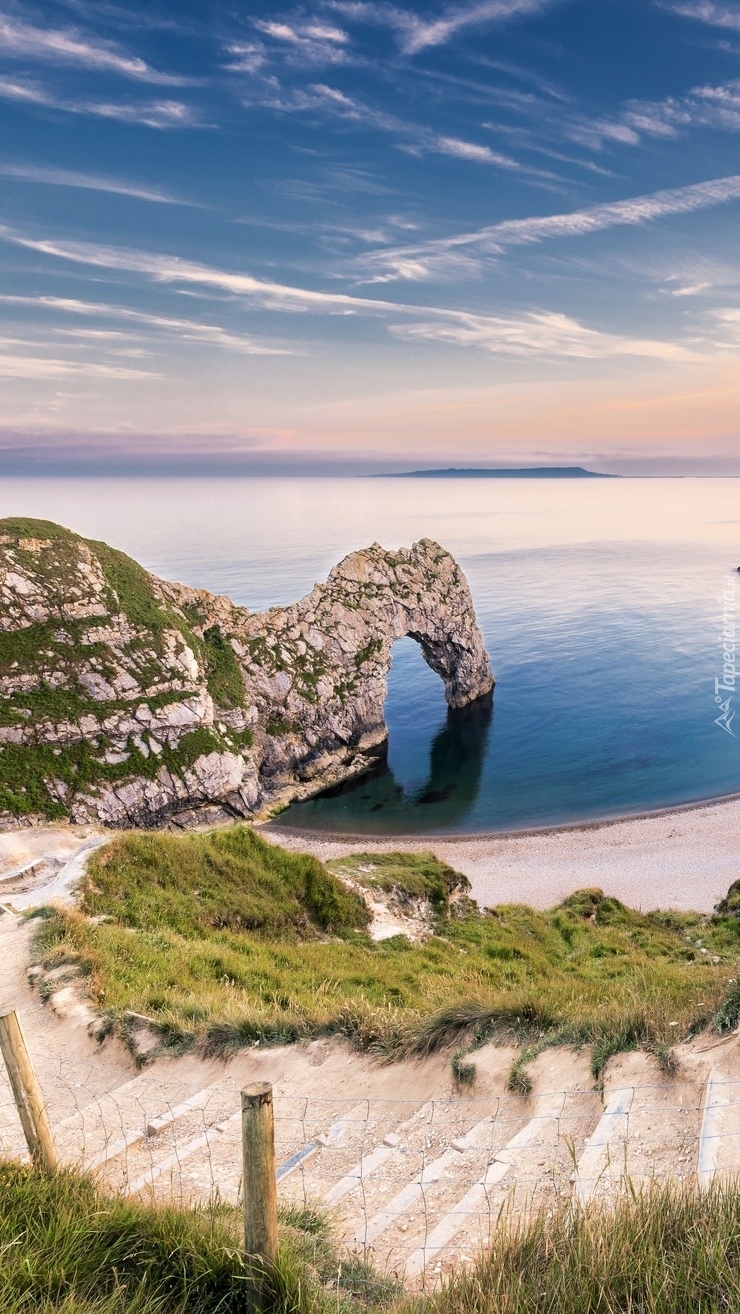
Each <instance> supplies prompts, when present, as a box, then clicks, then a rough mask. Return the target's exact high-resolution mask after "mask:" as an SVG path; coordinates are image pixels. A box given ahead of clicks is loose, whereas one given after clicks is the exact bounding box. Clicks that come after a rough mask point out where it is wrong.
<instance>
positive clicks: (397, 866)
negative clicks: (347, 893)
mask: <svg viewBox="0 0 740 1314" xmlns="http://www.w3.org/2000/svg"><path fill="white" fill-rule="evenodd" d="M327 865H328V867H329V869H330V870H331V871H335V872H336V873H337V875H339V876H342V875H347V876H349V877H351V878H352V879H353V880H355V881H357V882H358V884H360V885H364V886H365V887H366V888H368V889H376V890H383V891H384V892H385V893H386V894H393V895H395V896H396V897H400V898H401V900H404V899H407V900H408V899H426V900H428V902H429V903H430V904H431V905H432V908H433V909H434V911H435V912H437V913H442V914H444V915H448V914H449V912H450V901H451V899H453V898H454V897H455V896H460V895H467V894H468V892H469V890H470V881H469V880H468V878H467V876H463V874H462V872H459V871H455V870H454V868H453V867H450V866H448V864H447V863H446V862H442V861H441V860H440V859H439V858H436V857H435V856H434V854H433V853H351V854H349V855H348V856H347V857H344V858H335V859H334V860H333V861H332V862H330V863H328V864H327ZM465 907H466V909H467V910H469V907H468V903H467V902H466V905H465Z"/></svg>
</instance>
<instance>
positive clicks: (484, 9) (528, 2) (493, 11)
mask: <svg viewBox="0 0 740 1314" xmlns="http://www.w3.org/2000/svg"><path fill="white" fill-rule="evenodd" d="M548 3H550V0H479V3H477V4H472V5H454V6H452V7H450V8H448V9H445V10H444V12H443V13H442V14H441V15H440V17H439V18H435V19H429V18H424V17H421V16H420V15H419V14H416V13H414V12H412V11H411V10H408V9H401V8H399V7H398V6H397V5H393V4H383V3H373V2H372V0H368V2H366V3H363V0H359V2H355V0H334V3H332V4H331V5H330V7H331V8H332V9H334V10H335V11H336V12H338V13H341V14H345V15H346V16H347V17H348V18H354V19H358V20H360V21H362V22H365V23H378V24H382V25H383V26H386V27H390V28H392V29H393V30H394V31H395V33H396V36H397V39H398V43H399V45H400V47H401V49H402V51H403V52H404V54H407V55H416V54H418V53H419V52H420V51H422V50H427V49H429V48H430V47H432V46H443V45H447V44H448V43H449V42H450V41H451V40H452V39H453V38H454V37H455V36H457V34H458V33H459V32H462V31H464V29H465V28H469V27H479V26H481V25H483V24H489V23H502V22H506V21H508V20H511V19H513V18H521V17H526V16H528V15H530V14H536V13H540V12H541V11H542V10H543V9H545V8H546V7H547V5H548Z"/></svg>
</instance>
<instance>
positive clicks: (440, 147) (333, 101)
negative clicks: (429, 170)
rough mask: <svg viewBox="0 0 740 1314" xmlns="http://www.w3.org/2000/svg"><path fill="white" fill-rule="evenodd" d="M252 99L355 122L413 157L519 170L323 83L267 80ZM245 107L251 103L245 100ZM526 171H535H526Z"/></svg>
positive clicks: (480, 148)
mask: <svg viewBox="0 0 740 1314" xmlns="http://www.w3.org/2000/svg"><path fill="white" fill-rule="evenodd" d="M255 98H256V99H257V100H258V101H259V102H260V103H261V104H264V105H267V106H269V108H271V109H275V110H278V111H282V112H285V113H290V114H295V113H307V112H312V111H314V112H320V113H323V114H325V115H328V116H330V117H332V118H336V119H340V120H341V121H343V122H344V123H356V124H358V125H359V126H361V127H364V128H374V129H375V130H376V131H377V132H385V133H388V134H390V135H392V136H394V137H396V138H397V139H398V140H397V145H398V147H399V149H400V150H403V151H407V152H410V153H411V154H414V155H448V156H451V157H452V158H454V159H458V160H468V161H470V162H471V163H473V164H492V165H497V166H498V167H499V168H502V169H521V168H522V167H523V166H522V165H520V164H519V162H518V161H517V160H515V159H514V158H513V157H512V156H510V155H505V154H504V153H503V152H501V151H494V150H492V149H491V147H490V146H486V145H483V144H481V143H479V142H472V141H466V140H465V139H464V138H461V137H452V136H447V135H445V134H440V133H437V132H434V131H432V129H430V128H426V127H423V126H422V125H421V124H418V123H410V122H408V121H407V120H404V119H401V118H399V117H398V116H397V115H395V114H389V113H388V112H387V111H386V110H382V109H376V108H374V107H373V106H371V105H367V104H365V103H364V102H363V101H361V100H358V99H357V98H356V97H352V96H348V95H347V94H346V93H345V92H344V91H340V90H339V89H338V88H337V87H332V86H329V85H327V84H326V83H323V82H314V83H311V84H310V85H309V86H308V87H299V88H293V89H290V90H287V91H286V90H284V89H283V88H282V87H280V86H279V85H278V84H277V83H276V82H275V81H274V80H272V79H271V80H269V81H267V82H266V83H264V84H263V85H262V86H261V87H259V88H258V89H256V95H255ZM246 103H248V104H251V103H254V102H253V100H247V102H246ZM527 172H533V173H535V172H537V171H536V170H528V171H527Z"/></svg>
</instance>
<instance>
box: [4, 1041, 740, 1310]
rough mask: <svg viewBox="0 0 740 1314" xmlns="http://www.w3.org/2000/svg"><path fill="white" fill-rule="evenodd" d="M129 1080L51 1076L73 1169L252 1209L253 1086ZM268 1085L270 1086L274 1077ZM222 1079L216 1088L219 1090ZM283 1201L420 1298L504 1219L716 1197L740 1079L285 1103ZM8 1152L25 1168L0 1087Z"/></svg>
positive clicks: (179, 1196)
mask: <svg viewBox="0 0 740 1314" xmlns="http://www.w3.org/2000/svg"><path fill="white" fill-rule="evenodd" d="M174 1066H175V1065H174V1063H173V1064H167V1065H165V1067H164V1068H163V1069H162V1070H161V1071H158V1070H157V1069H156V1068H154V1069H152V1070H149V1071H147V1070H144V1071H143V1072H141V1073H139V1074H138V1075H137V1076H134V1077H129V1078H128V1079H127V1080H122V1074H121V1070H120V1068H113V1067H112V1068H110V1069H106V1067H105V1064H104V1063H103V1062H98V1061H95V1062H90V1063H89V1064H86V1065H81V1064H80V1063H79V1062H76V1061H72V1060H69V1061H67V1060H62V1061H58V1062H56V1063H53V1062H49V1061H47V1062H46V1063H45V1065H44V1069H45V1070H44V1073H43V1078H42V1084H43V1086H44V1092H45V1096H46V1101H47V1108H48V1112H49V1117H50V1121H51V1126H52V1131H53V1136H54V1142H55V1145H56V1148H57V1152H58V1154H59V1157H60V1160H61V1161H62V1162H63V1163H67V1164H70V1165H74V1166H77V1167H81V1168H84V1169H86V1170H88V1171H92V1172H94V1173H95V1174H97V1175H98V1176H99V1178H100V1180H101V1182H102V1184H103V1185H104V1186H105V1188H106V1189H108V1190H111V1191H118V1192H121V1193H124V1194H128V1195H137V1196H140V1197H143V1198H147V1197H154V1198H157V1199H167V1200H174V1201H176V1202H178V1203H183V1204H191V1203H196V1202H206V1201H210V1202H221V1203H225V1204H234V1205H236V1204H237V1203H238V1202H239V1199H240V1195H241V1191H242V1154H241V1111H240V1082H239V1080H238V1071H231V1070H230V1068H229V1065H225V1066H223V1067H222V1068H221V1069H220V1070H219V1071H217V1073H216V1076H215V1079H213V1080H210V1081H209V1084H207V1085H199V1081H200V1082H202V1079H203V1077H202V1071H200V1072H199V1071H198V1069H197V1067H196V1065H193V1066H192V1067H191V1068H190V1069H188V1068H187V1067H185V1068H184V1069H183V1072H184V1075H183V1077H182V1078H181V1079H178V1078H177V1077H175V1076H174V1075H173V1068H174ZM264 1067H265V1071H264V1075H265V1076H268V1075H269V1064H265V1065H264ZM209 1075H210V1076H213V1073H210V1074H209ZM274 1109H275V1137H276V1161H277V1182H278V1198H279V1201H280V1204H281V1206H282V1207H283V1209H284V1210H285V1211H291V1210H292V1211H294V1212H293V1214H292V1215H291V1213H290V1212H286V1214H285V1216H286V1218H288V1220H290V1217H291V1216H292V1217H294V1218H295V1217H296V1216H297V1215H296V1213H295V1211H297V1210H306V1209H312V1210H318V1211H320V1212H322V1213H323V1214H325V1215H327V1216H328V1218H329V1219H330V1221H331V1225H332V1231H333V1234H334V1236H335V1237H336V1238H337V1240H338V1243H339V1246H340V1250H341V1252H342V1253H343V1254H344V1255H345V1256H347V1257H350V1258H351V1257H356V1258H360V1259H362V1260H366V1261H369V1262H371V1263H372V1264H373V1266H374V1267H375V1268H376V1269H379V1270H380V1271H381V1272H384V1273H389V1274H395V1275H397V1276H398V1277H399V1278H401V1279H403V1280H406V1281H407V1282H410V1283H417V1284H420V1283H429V1282H433V1281H435V1280H437V1279H438V1278H439V1277H440V1276H443V1275H444V1274H445V1273H446V1272H447V1271H448V1270H449V1269H450V1268H452V1267H455V1266H457V1265H460V1264H465V1263H468V1262H470V1261H471V1260H472V1259H474V1257H475V1256H476V1254H478V1253H479V1252H480V1251H481V1249H482V1248H484V1247H485V1246H486V1245H487V1244H488V1243H489V1242H490V1239H491V1237H492V1235H493V1232H494V1230H495V1229H496V1227H497V1226H499V1225H500V1222H501V1220H502V1219H503V1218H510V1217H512V1216H514V1217H521V1216H522V1214H524V1213H526V1212H529V1211H531V1210H532V1209H533V1208H535V1209H536V1208H544V1209H546V1210H547V1209H552V1210H554V1209H556V1208H557V1207H558V1206H560V1205H563V1204H569V1203H572V1204H573V1205H574V1206H575V1205H587V1204H589V1203H590V1202H591V1201H593V1200H597V1201H598V1200H605V1199H611V1198H616V1196H617V1195H618V1194H619V1192H620V1191H626V1190H629V1189H639V1188H640V1187H642V1186H644V1185H646V1184H648V1183H650V1182H653V1181H658V1182H660V1181H666V1180H669V1179H670V1180H675V1181H679V1182H685V1183H689V1182H698V1184H699V1185H700V1186H706V1185H708V1184H709V1183H710V1182H711V1181H712V1180H713V1178H714V1177H715V1175H716V1174H718V1173H720V1174H729V1173H734V1172H735V1171H736V1168H737V1166H738V1165H740V1081H734V1080H729V1079H723V1077H722V1076H721V1075H720V1074H717V1073H711V1074H710V1076H709V1077H708V1079H707V1080H706V1081H698V1080H697V1081H695V1082H691V1081H686V1082H681V1081H678V1080H677V1081H672V1082H667V1083H665V1084H662V1085H658V1084H656V1085H641V1086H620V1087H612V1088H607V1090H606V1091H605V1092H604V1093H603V1095H602V1093H600V1092H599V1091H597V1090H595V1089H587V1088H585V1087H584V1088H582V1089H570V1090H559V1091H545V1092H539V1091H538V1092H537V1093H536V1094H533V1095H530V1096H524V1095H517V1094H513V1093H509V1092H507V1091H505V1090H501V1091H500V1092H499V1093H496V1094H488V1095H484V1096H480V1097H477V1096H474V1095H455V1096H452V1095H450V1096H443V1097H441V1098H433V1099H428V1098H421V1097H420V1098H414V1096H413V1094H411V1095H409V1097H408V1098H404V1099H388V1098H378V1097H376V1096H368V1097H362V1098H359V1097H358V1096H356V1095H355V1096H354V1097H353V1096H352V1095H351V1094H348V1093H347V1092H345V1091H342V1092H341V1093H340V1094H338V1095H337V1096H336V1097H335V1096H333V1095H332V1096H327V1095H322V1096H314V1095H300V1096H299V1095H294V1094H287V1093H284V1092H283V1091H281V1087H280V1083H279V1082H276V1084H275V1089H274ZM0 1153H1V1154H2V1155H3V1156H4V1157H25V1148H24V1140H23V1134H22V1131H21V1128H20V1124H19V1121H18V1115H17V1112H16V1110H15V1106H14V1103H13V1098H12V1094H11V1091H10V1088H9V1085H8V1082H7V1077H6V1074H5V1072H4V1071H0Z"/></svg>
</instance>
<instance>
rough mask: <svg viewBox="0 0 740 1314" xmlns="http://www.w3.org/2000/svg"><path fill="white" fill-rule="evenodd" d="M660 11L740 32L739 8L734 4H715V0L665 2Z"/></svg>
mask: <svg viewBox="0 0 740 1314" xmlns="http://www.w3.org/2000/svg"><path fill="white" fill-rule="evenodd" d="M661 9H667V10H669V11H670V12H671V13H672V14H677V15H678V16H679V17H680V18H692V19H694V21H695V22H697V23H709V25H710V26H711V27H724V28H730V30H732V31H735V32H740V6H739V5H736V4H717V3H715V0H666V3H664V4H662V5H661Z"/></svg>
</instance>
